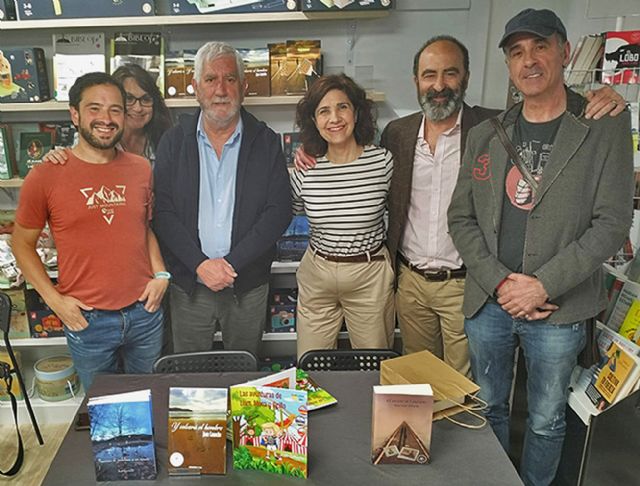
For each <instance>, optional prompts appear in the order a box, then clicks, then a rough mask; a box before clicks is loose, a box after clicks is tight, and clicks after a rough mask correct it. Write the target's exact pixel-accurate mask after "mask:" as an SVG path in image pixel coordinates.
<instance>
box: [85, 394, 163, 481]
mask: <svg viewBox="0 0 640 486" xmlns="http://www.w3.org/2000/svg"><path fill="white" fill-rule="evenodd" d="M87 408H88V409H89V419H90V421H91V429H90V430H91V432H90V435H91V444H92V448H93V455H94V463H95V469H96V480H97V481H123V480H132V479H155V478H156V475H157V469H156V454H155V450H154V444H153V418H152V417H153V415H152V413H151V390H139V391H133V392H128V393H121V394H118V395H105V396H99V397H94V398H90V399H89V402H88V403H87Z"/></svg>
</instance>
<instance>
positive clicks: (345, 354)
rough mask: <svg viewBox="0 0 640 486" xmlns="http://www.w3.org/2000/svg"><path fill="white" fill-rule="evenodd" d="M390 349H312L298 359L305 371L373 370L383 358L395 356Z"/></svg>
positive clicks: (378, 367) (376, 368) (299, 365)
mask: <svg viewBox="0 0 640 486" xmlns="http://www.w3.org/2000/svg"><path fill="white" fill-rule="evenodd" d="M398 356H400V355H399V354H398V353H396V352H395V351H393V350H391V349H314V350H311V351H307V352H306V353H304V354H303V355H302V357H301V358H300V359H299V360H298V368H301V369H303V370H306V371H358V370H360V371H375V370H379V369H380V363H381V362H382V361H384V360H385V359H389V358H397V357H398Z"/></svg>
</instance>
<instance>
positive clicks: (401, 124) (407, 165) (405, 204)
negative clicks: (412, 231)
mask: <svg viewBox="0 0 640 486" xmlns="http://www.w3.org/2000/svg"><path fill="white" fill-rule="evenodd" d="M498 113H500V111H499V110H491V109H489V108H483V107H481V106H474V107H471V106H469V105H467V104H465V105H464V108H463V110H462V122H461V125H462V127H461V128H462V134H461V140H460V154H463V153H464V149H465V143H466V140H467V135H468V133H469V130H470V129H471V128H472V127H474V126H476V125H477V124H479V123H480V122H482V121H484V120H486V119H488V118H490V117H492V116H496V115H497V114H498ZM421 122H422V113H421V112H418V113H413V114H412V115H408V116H405V117H403V118H399V119H397V120H394V121H392V122H390V123H389V124H388V125H387V126H386V128H385V129H384V131H383V132H382V137H381V140H380V144H381V145H382V146H383V147H385V148H386V149H388V150H389V151H391V153H392V154H393V177H392V179H391V189H390V191H389V230H388V232H387V247H388V248H389V253H390V255H391V262H392V263H393V265H394V268H395V266H396V258H397V254H398V247H399V245H400V239H401V238H402V235H403V233H404V227H405V225H406V223H407V213H408V211H409V202H410V200H411V180H412V178H413V159H414V156H415V151H416V141H417V139H418V131H419V130H420V123H421Z"/></svg>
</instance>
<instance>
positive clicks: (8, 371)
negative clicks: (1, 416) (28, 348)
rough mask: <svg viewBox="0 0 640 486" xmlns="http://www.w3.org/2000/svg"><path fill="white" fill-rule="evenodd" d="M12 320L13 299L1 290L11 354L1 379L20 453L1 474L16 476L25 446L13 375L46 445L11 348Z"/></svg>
mask: <svg viewBox="0 0 640 486" xmlns="http://www.w3.org/2000/svg"><path fill="white" fill-rule="evenodd" d="M10 322H11V299H10V298H9V296H8V295H7V294H5V293H3V292H0V330H2V334H3V336H4V345H5V347H6V348H7V354H8V355H9V360H10V361H11V363H10V364H6V363H0V379H1V380H2V381H3V382H4V384H5V385H6V388H7V394H8V395H9V398H10V400H11V407H12V409H13V419H14V421H15V424H16V434H17V436H18V453H17V455H16V460H15V463H14V464H13V466H11V468H9V470H8V471H0V475H2V476H14V475H16V474H17V473H18V471H20V468H21V467H22V461H23V459H24V447H23V444H22V436H21V435H20V429H19V427H18V402H17V400H16V397H15V396H14V395H13V393H12V392H11V383H12V381H13V376H12V375H15V376H16V378H17V379H18V384H19V385H20V391H22V396H23V397H24V403H25V405H26V406H27V411H28V412H29V417H30V418H31V424H32V425H33V430H34V431H35V433H36V437H37V438H38V443H39V444H40V445H44V440H43V439H42V434H41V433H40V428H39V427H38V422H37V420H36V416H35V415H34V413H33V409H32V408H31V402H30V401H29V394H28V393H27V388H26V387H25V386H24V380H23V379H22V373H20V368H19V367H18V362H17V360H16V356H15V354H14V352H13V349H12V348H11V343H10V342H9V324H10Z"/></svg>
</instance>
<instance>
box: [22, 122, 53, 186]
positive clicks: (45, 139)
mask: <svg viewBox="0 0 640 486" xmlns="http://www.w3.org/2000/svg"><path fill="white" fill-rule="evenodd" d="M52 145H53V137H52V134H51V132H24V133H21V134H20V158H19V161H18V172H19V174H20V177H26V176H27V174H28V173H29V171H30V170H31V169H32V168H33V167H34V166H35V165H38V164H40V163H42V158H43V157H44V156H45V154H46V153H47V152H48V151H49V150H51V147H52Z"/></svg>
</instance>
